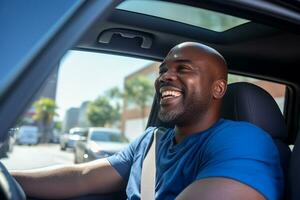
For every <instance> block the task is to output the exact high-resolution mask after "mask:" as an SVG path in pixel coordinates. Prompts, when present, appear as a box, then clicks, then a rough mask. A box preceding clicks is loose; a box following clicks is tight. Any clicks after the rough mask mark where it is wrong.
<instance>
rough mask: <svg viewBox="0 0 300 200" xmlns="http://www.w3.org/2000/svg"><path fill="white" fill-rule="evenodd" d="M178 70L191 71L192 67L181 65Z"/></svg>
mask: <svg viewBox="0 0 300 200" xmlns="http://www.w3.org/2000/svg"><path fill="white" fill-rule="evenodd" d="M178 71H179V72H189V71H191V69H190V67H187V66H184V65H181V66H179V67H178Z"/></svg>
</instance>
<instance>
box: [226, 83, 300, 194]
mask: <svg viewBox="0 0 300 200" xmlns="http://www.w3.org/2000/svg"><path fill="white" fill-rule="evenodd" d="M221 116H222V117H223V118H226V119H231V120H237V121H247V122H250V123H252V124H254V125H256V126H258V127H260V128H262V129H263V130H265V131H266V132H268V133H269V134H270V135H271V137H272V138H273V141H274V143H275V144H276V146H277V148H278V151H279V156H280V161H281V166H282V168H283V171H284V174H285V179H287V173H288V168H289V162H290V155H291V151H290V148H289V146H288V145H287V142H286V140H287V136H288V135H287V128H286V125H285V120H284V117H283V115H282V113H281V111H280V109H279V107H278V105H277V103H276V102H275V100H274V99H273V97H272V96H271V95H270V94H269V93H268V92H266V91H265V90H264V89H262V88H260V87H258V86H256V85H254V84H251V83H247V82H238V83H232V84H229V85H228V88H227V91H226V94H225V96H224V99H223V104H222V110H221ZM299 199H300V198H299Z"/></svg>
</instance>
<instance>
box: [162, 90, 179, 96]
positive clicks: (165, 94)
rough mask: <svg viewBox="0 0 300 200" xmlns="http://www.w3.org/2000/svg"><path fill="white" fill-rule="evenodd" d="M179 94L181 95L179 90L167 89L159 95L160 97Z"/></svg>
mask: <svg viewBox="0 0 300 200" xmlns="http://www.w3.org/2000/svg"><path fill="white" fill-rule="evenodd" d="M180 95H181V93H180V92H177V91H173V90H167V91H163V92H162V93H161V96H162V97H165V96H173V97H179V96H180Z"/></svg>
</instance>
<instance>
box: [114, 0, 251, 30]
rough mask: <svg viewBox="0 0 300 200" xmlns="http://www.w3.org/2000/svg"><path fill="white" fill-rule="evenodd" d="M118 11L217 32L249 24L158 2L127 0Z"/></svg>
mask: <svg viewBox="0 0 300 200" xmlns="http://www.w3.org/2000/svg"><path fill="white" fill-rule="evenodd" d="M117 9H120V10H126V11H131V12H136V13H141V14H146V15H151V16H155V17H160V18H164V19H169V20H173V21H177V22H182V23H185V24H189V25H193V26H197V27H202V28H206V29H209V30H212V31H217V32H223V31H226V30H228V29H231V28H233V27H235V26H238V25H241V24H244V23H247V22H249V21H248V20H245V19H241V18H238V17H233V16H230V15H226V14H222V13H218V12H214V11H210V10H205V9H201V8H195V7H192V6H187V5H183V4H177V3H170V2H165V1H158V0H127V1H124V2H123V3H121V4H120V5H118V7H117Z"/></svg>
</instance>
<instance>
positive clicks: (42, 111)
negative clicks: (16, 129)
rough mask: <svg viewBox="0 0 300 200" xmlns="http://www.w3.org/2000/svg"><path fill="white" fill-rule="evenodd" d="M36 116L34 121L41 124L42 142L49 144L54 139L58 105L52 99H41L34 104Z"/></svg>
mask: <svg viewBox="0 0 300 200" xmlns="http://www.w3.org/2000/svg"><path fill="white" fill-rule="evenodd" d="M33 106H34V108H35V114H34V115H33V120H35V121H37V122H38V123H39V124H40V131H41V133H42V135H41V142H42V143H47V142H49V141H50V139H51V137H52V128H53V127H52V125H53V118H54V116H56V115H57V113H56V109H57V105H56V104H55V101H54V100H53V99H50V98H41V99H39V100H37V101H35V102H34V103H33Z"/></svg>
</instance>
